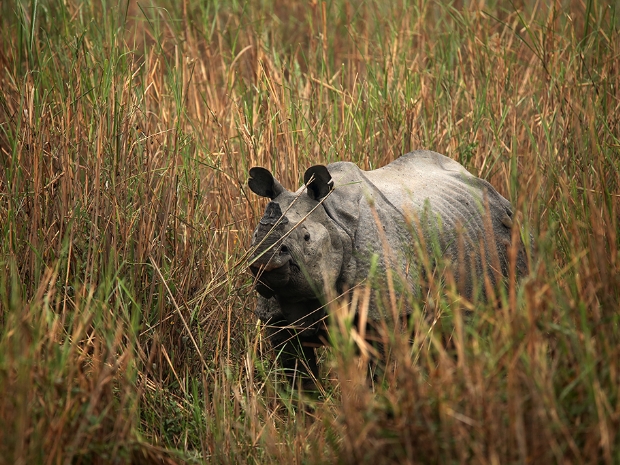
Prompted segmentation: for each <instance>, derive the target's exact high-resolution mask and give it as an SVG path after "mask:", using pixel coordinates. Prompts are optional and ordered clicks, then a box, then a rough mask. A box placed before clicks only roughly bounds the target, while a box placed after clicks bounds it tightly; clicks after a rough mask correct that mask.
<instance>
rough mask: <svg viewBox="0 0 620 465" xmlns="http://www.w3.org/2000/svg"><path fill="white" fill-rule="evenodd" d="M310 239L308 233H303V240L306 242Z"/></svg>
mask: <svg viewBox="0 0 620 465" xmlns="http://www.w3.org/2000/svg"><path fill="white" fill-rule="evenodd" d="M309 240H310V233H306V234H304V241H306V242H308V241H309Z"/></svg>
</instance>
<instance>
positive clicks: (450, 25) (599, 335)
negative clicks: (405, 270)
mask: <svg viewBox="0 0 620 465" xmlns="http://www.w3.org/2000/svg"><path fill="white" fill-rule="evenodd" d="M470 3H471V4H470ZM526 4H527V5H526ZM619 14H620V12H619V11H617V9H616V7H615V6H614V4H613V2H609V3H608V2H604V1H598V0H584V1H579V0H575V1H572V0H567V1H555V2H538V3H537V5H536V6H535V7H534V8H532V7H531V6H529V3H528V2H519V1H514V2H513V1H510V0H506V1H502V0H498V1H487V2H462V1H457V0H455V1H454V2H452V3H450V2H435V1H426V0H420V1H415V2H414V1H407V0H399V1H382V0H365V1H364V0H359V1H345V0H330V1H316V0H314V1H312V2H295V1H292V0H262V1H258V0H256V1H249V2H241V1H231V2H218V1H214V2H202V1H200V0H184V1H183V2H176V1H169V0H161V1H157V2H156V1H153V2H151V3H142V2H133V1H130V2H126V1H113V2H109V1H103V2H96V1H78V0H66V1H63V2H56V1H51V0H40V1H37V0H31V1H15V2H10V1H4V2H1V3H0V41H1V46H0V65H1V66H0V89H1V91H0V164H1V169H0V269H1V270H2V273H0V392H2V396H1V397H0V424H2V427H1V428H0V463H7V464H13V463H28V464H30V463H50V464H51V463H107V462H110V463H130V462H131V463H171V464H172V463H181V462H196V463H212V462H213V463H362V462H369V463H375V464H379V463H464V462H471V463H489V464H495V463H552V462H555V463H560V462H561V463H575V464H578V463H606V464H609V465H611V464H613V463H618V462H620V447H618V446H619V445H620V397H619V386H620V326H619V320H620V312H619V309H620V273H619V271H620V270H619V267H620V254H619V245H620V234H619V230H618V226H619V225H618V219H619V213H620V111H619V107H620V33H619V25H620V19H619V17H618V15H619ZM416 148H428V149H432V150H436V151H438V152H441V153H444V154H446V155H448V156H450V157H452V158H454V159H456V160H458V161H460V162H461V163H463V164H464V165H465V166H466V167H467V168H468V169H469V170H470V171H472V172H473V173H474V174H476V175H479V176H480V177H482V178H484V179H487V180H488V181H489V182H491V183H492V184H493V185H494V186H496V188H497V189H498V190H499V191H500V192H501V193H502V194H503V195H504V196H505V197H507V198H508V199H510V200H511V202H512V203H513V205H515V207H516V210H517V211H518V212H519V218H520V220H519V224H520V225H521V227H522V228H523V231H524V237H527V234H528V233H529V232H531V233H532V234H533V237H534V240H535V244H536V247H535V248H536V254H535V255H533V256H531V257H530V259H531V262H530V267H531V273H530V276H528V277H527V278H526V279H525V280H523V281H522V282H521V283H520V284H519V285H518V286H514V285H511V286H509V288H508V289H507V290H506V292H504V293H502V294H501V295H500V296H498V299H499V300H501V302H502V305H501V306H500V309H499V310H498V308H497V307H496V306H494V305H489V304H483V303H475V305H474V304H472V303H468V302H464V301H462V300H459V299H458V298H457V296H456V295H455V294H454V292H452V291H451V290H450V289H448V290H447V291H445V292H442V291H441V290H440V289H438V288H437V286H433V283H430V284H431V290H432V292H431V294H429V296H428V298H427V299H425V300H424V301H423V302H420V308H419V312H418V313H417V314H416V315H415V318H412V321H411V328H410V329H411V331H410V333H409V334H408V335H404V336H403V335H402V334H396V335H392V336H391V337H392V339H393V341H392V344H391V345H392V360H393V361H394V363H393V364H392V365H390V366H392V367H393V369H390V370H388V371H387V373H386V375H385V380H384V382H383V383H382V384H381V385H377V386H374V388H373V390H370V389H369V388H368V386H367V382H366V378H365V368H364V363H362V362H363V360H364V357H365V351H364V350H361V351H360V350H354V348H355V345H356V344H357V342H356V340H357V341H359V340H358V339H354V338H353V337H352V336H351V335H352V334H353V335H354V333H352V332H351V331H349V330H348V325H350V319H349V318H348V313H349V309H348V308H347V307H346V305H345V304H342V303H340V304H339V305H340V306H337V305H335V306H334V308H333V309H332V311H333V313H334V314H338V315H339V317H338V318H335V323H334V327H333V332H334V343H335V344H336V345H338V350H327V349H322V350H321V357H322V360H323V363H322V370H323V375H324V383H323V385H324V390H323V391H322V393H321V397H320V399H319V400H318V401H316V402H315V401H310V400H308V401H307V402H310V403H312V406H311V407H308V405H299V403H298V399H297V396H296V395H295V393H290V392H288V391H287V390H286V387H285V385H284V384H283V383H282V379H281V376H279V374H278V372H277V369H276V367H275V366H274V365H273V363H272V362H271V359H270V357H269V351H268V344H267V342H266V341H265V340H264V336H263V334H262V332H261V329H260V327H259V326H257V324H256V319H255V317H254V315H253V313H252V311H253V308H254V305H255V297H254V294H253V292H252V279H251V275H250V274H249V273H248V272H247V270H246V267H247V261H246V251H247V248H248V245H249V241H250V233H251V230H252V228H253V226H254V224H255V223H256V221H257V218H258V217H259V216H260V214H261V213H262V208H263V206H264V200H263V199H259V198H257V196H255V195H253V194H252V193H249V192H248V189H247V185H246V179H247V172H248V169H249V168H250V167H251V166H255V165H260V166H266V167H269V168H270V169H271V170H272V171H274V172H275V173H277V175H278V177H279V179H280V180H281V181H282V182H283V184H284V185H286V186H287V187H289V188H296V187H297V186H298V185H299V183H300V182H301V176H302V175H303V172H304V170H305V168H306V167H308V166H310V165H312V164H316V163H328V162H331V161H335V160H350V161H354V162H356V163H358V164H359V165H360V166H361V167H363V168H365V169H370V168H372V167H378V166H381V165H383V164H385V163H387V162H389V161H391V160H393V159H394V158H396V157H398V156H399V155H400V154H402V153H405V152H407V151H410V150H413V149H416ZM427 284H428V283H427ZM464 310H474V316H473V317H472V318H471V320H470V321H467V322H466V323H464V322H463V318H462V315H463V311H464ZM422 313H424V314H426V315H434V317H433V318H423V317H422ZM339 328H344V331H341V332H339ZM340 333H341V334H340ZM339 334H340V335H339ZM408 338H412V339H413V345H410V344H409V343H408V342H407V341H406V339H408ZM362 349H363V347H362Z"/></svg>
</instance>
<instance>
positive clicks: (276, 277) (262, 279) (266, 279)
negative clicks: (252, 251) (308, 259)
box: [250, 259, 300, 298]
mask: <svg viewBox="0 0 620 465" xmlns="http://www.w3.org/2000/svg"><path fill="white" fill-rule="evenodd" d="M250 270H251V271H252V274H253V275H254V276H255V277H256V284H255V287H256V290H257V291H258V293H259V294H260V295H262V296H263V297H265V298H270V297H273V296H274V295H276V294H277V293H278V290H279V289H282V288H283V287H285V286H287V285H288V284H289V282H290V280H291V274H292V273H296V272H299V271H300V268H299V265H297V263H295V262H294V261H293V259H289V260H288V261H287V262H285V263H284V264H283V265H281V266H279V267H277V268H269V267H266V266H254V265H253V266H251V267H250Z"/></svg>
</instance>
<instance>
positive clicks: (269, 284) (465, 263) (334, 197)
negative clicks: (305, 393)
mask: <svg viewBox="0 0 620 465" xmlns="http://www.w3.org/2000/svg"><path fill="white" fill-rule="evenodd" d="M304 180H305V182H306V184H307V189H306V187H305V186H304V187H302V188H300V189H299V190H298V191H297V192H295V193H293V192H290V191H288V190H286V189H284V188H283V187H282V186H281V185H280V184H279V183H278V181H276V180H275V179H274V178H273V176H272V175H271V174H270V173H269V172H268V171H267V170H265V169H263V168H253V169H252V170H250V180H249V186H250V188H251V189H252V191H253V192H255V193H257V194H259V195H262V196H265V197H268V198H270V199H271V202H270V203H269V205H268V206H267V209H266V212H265V215H264V216H263V218H262V219H261V221H260V223H259V225H258V226H257V228H256V230H255V231H254V235H253V238H252V246H253V247H256V250H255V252H254V253H253V255H252V258H251V270H252V272H253V273H254V274H255V276H257V285H256V289H257V290H258V292H259V294H260V297H259V304H258V308H257V310H256V312H257V314H258V316H259V318H260V319H261V320H262V321H263V322H266V323H269V325H271V327H272V328H281V327H287V326H294V327H295V328H296V330H297V331H296V334H297V336H299V341H300V342H301V344H302V346H303V345H304V344H303V343H304V340H311V339H317V338H318V337H319V333H320V331H321V329H320V328H321V327H320V325H318V324H317V321H319V320H320V319H321V318H323V317H324V316H325V310H324V309H323V308H322V307H323V305H324V304H325V302H326V300H327V298H328V296H333V295H335V294H340V293H342V292H346V291H347V290H349V289H351V288H353V287H354V286H356V285H358V284H360V283H362V282H364V280H365V279H367V278H368V277H369V274H370V267H371V262H372V257H373V255H374V258H375V260H377V273H375V275H374V277H373V279H378V280H380V279H382V277H385V271H386V268H388V267H389V268H390V269H392V270H394V276H395V277H396V280H397V281H398V280H399V281H400V283H401V286H402V287H404V288H407V289H408V290H410V291H412V292H413V293H414V295H416V296H419V295H420V293H421V289H419V282H420V279H419V278H420V274H421V273H422V274H423V273H424V272H425V270H424V267H423V266H422V263H421V259H420V255H421V254H420V252H421V250H423V249H426V250H427V251H428V254H429V256H430V257H431V259H432V257H437V256H441V257H443V258H446V259H448V260H449V261H450V262H451V263H452V267H451V270H452V274H453V275H454V277H455V280H456V282H457V285H458V288H459V291H460V292H461V293H462V294H463V295H464V296H465V297H468V298H472V297H473V296H474V294H475V293H477V292H478V293H480V295H481V297H482V298H484V290H483V286H482V285H481V280H482V279H483V275H484V270H485V268H486V272H487V274H488V277H489V278H490V280H491V282H492V283H497V282H499V281H500V280H501V279H502V278H503V277H506V276H507V274H508V256H507V255H508V254H507V246H509V245H510V241H511V234H512V232H511V227H512V209H511V206H510V203H509V202H508V201H507V200H506V199H505V198H504V197H502V196H501V195H500V194H499V193H498V192H497V191H496V190H495V189H494V188H493V187H492V186H491V185H490V184H489V183H488V182H486V181H484V180H482V179H479V178H477V177H475V176H473V175H472V174H470V173H469V172H467V170H465V168H464V167H463V166H461V165H460V164H459V163H457V162H456V161H454V160H451V159H450V158H447V157H445V156H443V155H440V154H438V153H435V152H431V151H426V150H419V151H415V152H412V153H408V154H406V155H403V156H402V157H400V158H398V159H397V160H395V161H393V162H392V163H390V164H388V165H386V166H384V167H382V168H379V169H376V170H373V171H363V170H361V169H360V168H358V167H357V166H356V165H354V164H353V163H349V162H338V163H332V164H330V165H328V166H327V167H324V166H320V165H319V166H316V167H312V168H309V169H308V171H307V172H306V175H305V176H304ZM332 189H333V190H332ZM483 251H484V252H483ZM428 271H431V272H432V270H426V272H428ZM526 271H527V265H526V261H525V253H524V250H523V248H522V247H521V248H520V250H519V253H518V256H517V272H518V274H521V275H522V274H524V273H525V272H526ZM379 287H381V286H379ZM404 312H407V310H404ZM383 317H384V316H382V313H381V311H380V309H379V308H378V306H377V305H375V302H374V301H371V305H370V308H369V313H368V319H369V320H370V321H373V320H374V321H378V320H380V319H381V318H383ZM284 333H286V334H287V338H289V339H290V334H293V333H290V329H287V330H286V331H284V330H279V329H276V330H273V329H272V334H271V336H272V340H273V341H274V345H276V346H278V344H281V345H284V344H286V341H285V340H284V339H283V340H282V341H279V337H280V336H281V335H282V334H284ZM284 352H287V351H286V350H284ZM306 352H307V350H306ZM288 354H289V355H290V358H291V360H292V359H294V358H295V357H296V356H300V355H303V354H300V351H299V350H289V351H288ZM306 356H307V354H306ZM289 362H290V360H289ZM289 364H290V363H289ZM285 365H286V363H285ZM310 365H312V363H310ZM310 368H311V370H312V371H313V372H314V371H315V368H314V367H313V366H310Z"/></svg>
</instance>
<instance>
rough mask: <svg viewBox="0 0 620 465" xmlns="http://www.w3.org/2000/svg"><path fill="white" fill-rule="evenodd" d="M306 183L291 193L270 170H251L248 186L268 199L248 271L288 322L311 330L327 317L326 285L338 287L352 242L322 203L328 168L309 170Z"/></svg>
mask: <svg viewBox="0 0 620 465" xmlns="http://www.w3.org/2000/svg"><path fill="white" fill-rule="evenodd" d="M304 183H305V187H302V188H301V189H299V190H298V191H297V192H296V193H294V192H291V191H289V190H287V189H285V188H284V187H282V185H281V184H280V183H279V182H278V181H277V180H276V179H275V178H274V177H273V175H272V174H271V173H270V172H269V171H268V170H266V169H264V168H252V169H251V170H250V179H249V181H248V185H249V187H250V189H251V190H252V191H253V192H254V193H256V194H258V195H260V196H262V197H267V198H269V199H271V201H270V202H269V203H268V204H267V207H266V209H265V213H264V215H263V217H262V218H261V219H260V222H259V223H258V225H257V227H256V229H255V231H254V234H253V236H252V246H253V248H254V251H253V254H252V256H251V258H250V270H251V271H252V273H253V274H254V276H255V277H256V290H257V291H258V292H259V294H261V295H262V296H263V297H265V298H272V297H273V298H275V299H277V301H278V304H279V306H280V308H281V310H282V314H283V315H284V317H285V318H286V320H287V323H288V324H289V325H292V326H295V327H297V328H298V329H299V330H300V331H303V332H305V333H306V334H311V333H313V332H316V330H318V326H319V325H318V322H319V321H320V320H321V319H322V318H323V317H324V315H325V313H324V310H323V308H322V307H323V305H324V304H325V298H326V295H327V294H328V289H335V288H336V287H337V282H338V279H339V276H340V273H341V269H342V267H343V260H344V259H345V255H348V254H346V250H350V248H351V245H350V239H349V237H348V236H347V235H346V233H345V232H344V231H343V230H342V229H341V228H339V227H338V225H337V224H336V223H335V222H334V221H333V220H332V219H331V218H330V217H329V215H328V214H327V212H326V210H325V208H324V207H323V202H324V200H325V198H326V197H327V196H328V194H329V193H330V192H331V190H332V188H333V181H332V178H331V175H330V174H329V171H328V170H327V168H326V167H325V166H322V165H318V166H314V167H311V168H309V169H308V170H307V171H306V173H305V175H304ZM347 241H348V242H349V244H347Z"/></svg>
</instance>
